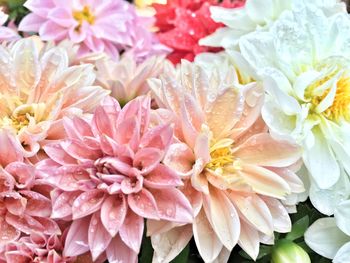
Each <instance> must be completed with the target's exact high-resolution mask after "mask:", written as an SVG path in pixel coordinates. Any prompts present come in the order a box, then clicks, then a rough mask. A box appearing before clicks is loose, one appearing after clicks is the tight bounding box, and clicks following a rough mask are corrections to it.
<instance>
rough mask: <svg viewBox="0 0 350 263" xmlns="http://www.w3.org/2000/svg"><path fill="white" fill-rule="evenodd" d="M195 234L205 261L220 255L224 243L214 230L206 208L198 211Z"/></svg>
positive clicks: (194, 228) (194, 224) (194, 226)
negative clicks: (205, 210)
mask: <svg viewBox="0 0 350 263" xmlns="http://www.w3.org/2000/svg"><path fill="white" fill-rule="evenodd" d="M193 236H194V240H195V242H196V245H197V249H198V251H199V254H200V255H201V257H202V258H203V260H204V261H205V262H212V261H214V260H215V259H216V258H217V257H218V255H219V253H220V251H221V249H222V248H223V245H222V243H221V241H220V240H219V238H218V237H217V235H216V234H215V232H214V231H213V228H212V226H211V225H210V223H209V221H208V219H207V216H206V214H205V212H204V209H202V210H201V211H200V212H199V213H198V215H197V216H196V218H195V220H194V222H193Z"/></svg>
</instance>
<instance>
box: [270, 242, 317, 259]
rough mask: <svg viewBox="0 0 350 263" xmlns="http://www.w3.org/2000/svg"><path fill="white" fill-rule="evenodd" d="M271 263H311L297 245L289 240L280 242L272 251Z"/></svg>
mask: <svg viewBox="0 0 350 263" xmlns="http://www.w3.org/2000/svg"><path fill="white" fill-rule="evenodd" d="M272 263H311V260H310V257H309V255H308V254H307V253H306V252H305V250H304V249H303V248H302V247H300V246H299V245H297V244H295V243H293V242H292V241H289V240H280V241H278V243H277V244H276V246H275V248H274V249H273V251H272Z"/></svg>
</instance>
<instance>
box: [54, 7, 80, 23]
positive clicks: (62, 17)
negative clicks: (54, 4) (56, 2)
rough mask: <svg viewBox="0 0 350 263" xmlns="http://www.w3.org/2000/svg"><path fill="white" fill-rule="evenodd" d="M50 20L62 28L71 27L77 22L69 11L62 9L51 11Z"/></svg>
mask: <svg viewBox="0 0 350 263" xmlns="http://www.w3.org/2000/svg"><path fill="white" fill-rule="evenodd" d="M48 18H49V19H50V20H52V21H53V22H55V23H56V24H58V25H59V26H62V27H70V26H72V25H74V22H75V21H74V19H73V17H72V14H71V13H70V12H69V11H68V9H66V8H62V7H58V8H55V9H52V10H50V12H49V14H48Z"/></svg>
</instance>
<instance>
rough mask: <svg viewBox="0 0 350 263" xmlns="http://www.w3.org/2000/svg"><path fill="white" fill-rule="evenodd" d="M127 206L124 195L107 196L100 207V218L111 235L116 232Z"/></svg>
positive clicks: (122, 220)
mask: <svg viewBox="0 0 350 263" xmlns="http://www.w3.org/2000/svg"><path fill="white" fill-rule="evenodd" d="M126 211H127V206H126V200H125V197H124V195H121V196H120V197H119V196H118V195H113V196H110V197H108V198H107V199H106V200H105V201H104V202H103V204H102V207H101V220H102V224H103V225H104V227H105V228H106V229H107V231H108V232H109V234H110V235H111V236H112V237H115V235H116V234H117V233H118V231H119V229H120V226H121V225H122V224H123V223H124V219H125V216H126Z"/></svg>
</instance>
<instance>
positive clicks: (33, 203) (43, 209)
mask: <svg viewBox="0 0 350 263" xmlns="http://www.w3.org/2000/svg"><path fill="white" fill-rule="evenodd" d="M19 193H20V194H21V195H22V196H23V197H25V198H26V199H27V205H26V211H25V213H26V214H27V215H30V216H40V217H48V216H50V215H51V201H50V199H48V198H47V197H45V196H43V195H41V194H39V193H36V192H33V191H25V190H22V191H20V192H19Z"/></svg>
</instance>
